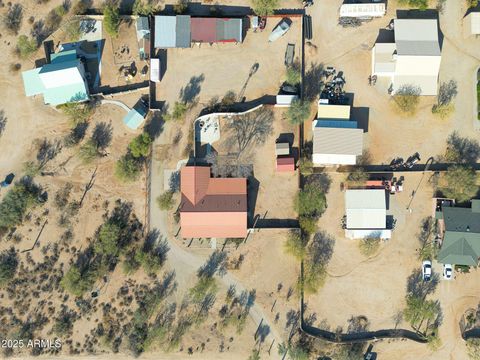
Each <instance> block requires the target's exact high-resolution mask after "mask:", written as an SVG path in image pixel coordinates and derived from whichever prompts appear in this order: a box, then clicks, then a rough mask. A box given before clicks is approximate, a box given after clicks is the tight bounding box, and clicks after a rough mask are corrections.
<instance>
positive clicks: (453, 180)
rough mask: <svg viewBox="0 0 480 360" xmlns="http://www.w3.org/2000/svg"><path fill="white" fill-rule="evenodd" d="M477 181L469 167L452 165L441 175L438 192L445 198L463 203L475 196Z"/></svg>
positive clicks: (473, 171)
mask: <svg viewBox="0 0 480 360" xmlns="http://www.w3.org/2000/svg"><path fill="white" fill-rule="evenodd" d="M477 180H478V179H477V174H476V173H475V170H473V169H472V168H471V167H468V166H464V165H453V166H450V167H449V168H448V169H447V172H446V173H444V174H443V176H442V185H441V186H440V190H441V191H442V193H443V195H445V196H446V197H448V198H452V199H456V200H457V201H459V202H464V201H467V200H470V199H472V198H473V197H475V195H476V194H477V192H478V185H477Z"/></svg>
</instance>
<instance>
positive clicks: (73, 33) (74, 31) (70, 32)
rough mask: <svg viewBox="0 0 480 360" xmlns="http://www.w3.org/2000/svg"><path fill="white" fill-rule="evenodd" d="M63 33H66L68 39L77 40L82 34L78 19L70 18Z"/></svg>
mask: <svg viewBox="0 0 480 360" xmlns="http://www.w3.org/2000/svg"><path fill="white" fill-rule="evenodd" d="M65 34H66V35H67V38H68V40H70V41H73V42H75V41H78V40H80V37H81V36H82V30H81V29H80V20H72V21H70V22H69V23H68V24H67V26H65Z"/></svg>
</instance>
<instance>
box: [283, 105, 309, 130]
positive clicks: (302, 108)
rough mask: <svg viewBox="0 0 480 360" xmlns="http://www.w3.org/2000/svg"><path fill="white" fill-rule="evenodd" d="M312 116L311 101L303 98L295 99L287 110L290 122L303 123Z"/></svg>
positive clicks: (293, 123) (294, 123)
mask: <svg viewBox="0 0 480 360" xmlns="http://www.w3.org/2000/svg"><path fill="white" fill-rule="evenodd" d="M309 116H310V103H309V102H304V101H302V100H293V101H292V103H291V105H290V107H289V108H288V111H287V117H288V120H289V121H290V124H292V125H296V124H303V123H304V122H305V120H307V119H308V117H309Z"/></svg>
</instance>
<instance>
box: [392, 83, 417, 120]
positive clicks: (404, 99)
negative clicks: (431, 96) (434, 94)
mask: <svg viewBox="0 0 480 360" xmlns="http://www.w3.org/2000/svg"><path fill="white" fill-rule="evenodd" d="M420 93H421V89H420V88H419V87H416V86H413V85H403V86H401V87H400V88H399V89H398V90H397V91H396V92H395V94H394V95H393V96H392V100H393V104H394V107H395V108H396V110H397V111H398V112H400V113H402V114H407V115H413V114H415V111H416V110H417V107H418V104H419V102H420Z"/></svg>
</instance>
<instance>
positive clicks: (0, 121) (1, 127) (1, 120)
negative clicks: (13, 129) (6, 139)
mask: <svg viewBox="0 0 480 360" xmlns="http://www.w3.org/2000/svg"><path fill="white" fill-rule="evenodd" d="M6 126H7V117H6V116H5V111H3V110H0V136H2V134H3V132H4V131H5V127H6Z"/></svg>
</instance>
